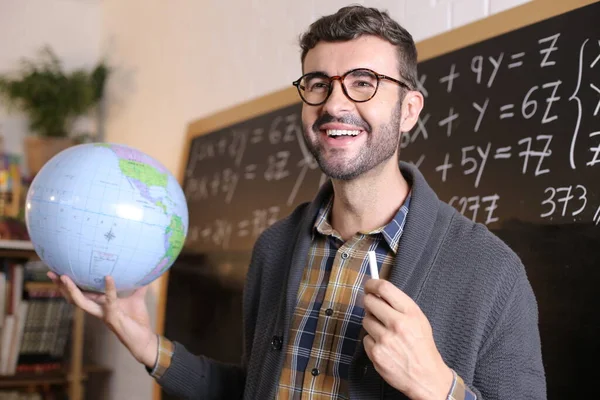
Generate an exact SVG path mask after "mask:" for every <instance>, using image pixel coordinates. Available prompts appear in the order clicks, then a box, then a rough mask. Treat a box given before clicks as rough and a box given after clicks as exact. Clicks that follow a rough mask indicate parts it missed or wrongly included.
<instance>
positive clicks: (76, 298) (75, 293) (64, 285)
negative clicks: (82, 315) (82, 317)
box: [48, 272, 102, 318]
mask: <svg viewBox="0 0 600 400" xmlns="http://www.w3.org/2000/svg"><path fill="white" fill-rule="evenodd" d="M48 277H49V278H50V279H52V282H54V283H55V284H56V285H57V286H58V289H59V290H60V292H61V294H62V295H63V297H64V298H65V299H66V300H67V301H68V302H69V303H71V304H75V305H76V306H77V307H79V308H81V309H82V310H83V311H85V312H87V313H89V314H91V315H93V316H95V317H98V318H101V317H102V307H101V306H100V305H99V304H97V303H96V302H95V301H93V300H92V299H89V298H88V297H86V295H84V294H83V292H82V291H81V290H80V289H79V288H78V287H77V285H75V283H74V282H73V281H72V280H71V279H70V278H69V277H68V276H66V275H62V276H60V277H59V276H58V275H56V274H55V273H53V272H49V273H48ZM87 295H88V296H91V297H93V295H91V294H87Z"/></svg>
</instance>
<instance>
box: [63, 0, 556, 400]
mask: <svg viewBox="0 0 600 400" xmlns="http://www.w3.org/2000/svg"><path fill="white" fill-rule="evenodd" d="M301 47H302V68H303V76H302V77H301V78H300V79H298V80H297V81H295V82H294V85H295V86H296V87H297V88H298V92H299V94H300V96H301V98H302V100H303V102H304V105H303V110H302V121H303V125H304V134H305V139H306V143H307V145H308V147H309V148H310V149H311V151H312V153H313V154H314V156H315V158H316V159H317V160H318V162H319V165H320V167H321V169H322V170H323V172H324V173H325V174H326V175H328V176H329V177H330V178H331V180H330V182H328V183H327V184H325V185H324V186H323V187H322V188H321V190H320V191H319V193H318V195H317V196H316V198H315V199H314V201H313V202H312V203H310V204H303V205H301V206H299V207H298V208H297V209H296V210H295V211H294V212H293V213H292V214H291V215H290V216H289V217H287V218H285V219H284V220H282V221H279V222H277V223H276V224H274V225H273V226H272V227H271V228H269V229H268V230H267V231H265V232H264V233H263V235H261V237H260V238H259V239H258V240H257V243H256V244H255V247H254V250H253V255H252V261H251V264H250V268H249V270H248V276H247V282H246V286H245V290H244V307H243V312H244V334H245V343H244V344H245V354H244V357H243V360H242V364H241V365H240V366H234V365H225V364H222V363H219V362H216V361H214V360H210V359H207V358H205V357H202V356H195V355H192V354H190V353H189V352H188V351H187V350H186V349H185V348H184V346H182V345H181V344H178V343H172V342H170V341H169V340H168V339H166V338H163V337H158V340H157V336H156V335H155V334H154V333H153V332H152V330H151V327H150V324H149V319H148V312H147V309H146V306H145V304H144V299H143V296H144V293H145V289H140V290H139V291H138V292H136V293H135V294H133V295H132V296H131V297H129V298H125V299H118V298H117V296H116V294H115V289H114V282H113V281H112V279H111V278H109V277H108V278H107V280H106V286H107V294H106V295H102V296H101V295H91V294H83V293H81V292H80V291H79V290H78V289H77V288H76V287H75V285H74V284H73V283H72V282H71V281H70V280H69V279H68V278H66V277H62V278H61V280H60V285H61V288H62V290H63V292H64V294H65V296H66V297H67V298H69V299H70V300H72V301H73V302H74V303H75V304H77V305H78V306H80V307H82V308H83V309H84V310H86V311H87V312H89V313H91V314H93V315H95V316H97V317H100V318H102V319H103V320H104V321H105V322H106V323H107V325H108V326H109V327H110V329H111V330H113V331H114V332H115V334H116V335H117V336H118V337H119V339H120V340H121V341H122V343H123V344H124V345H125V346H126V347H127V348H128V349H129V350H130V351H131V353H132V354H133V355H134V357H135V358H136V359H137V360H138V361H140V362H141V363H143V364H145V365H146V367H147V368H148V370H149V371H150V373H151V374H152V376H154V377H155V378H156V379H157V381H158V382H159V384H161V385H162V386H163V387H164V388H165V389H166V390H167V391H169V392H172V393H174V394H176V395H179V396H181V397H186V398H202V399H208V398H211V399H212V398H215V399H216V398H227V399H229V398H245V399H270V398H277V399H299V398H309V399H316V398H340V399H347V398H358V399H401V398H410V399H415V400H417V399H432V400H433V399H440V400H442V399H521V398H527V399H543V398H545V395H546V393H545V392H546V391H545V377H544V369H543V366H542V360H541V349H540V339H539V333H538V327H537V305H536V300H535V297H534V294H533V292H532V289H531V287H530V285H529V282H528V280H527V277H526V274H525V270H524V268H523V266H522V264H521V262H520V261H519V259H518V258H517V256H516V255H515V254H514V253H513V252H512V251H511V250H510V249H508V247H507V246H505V245H504V244H503V243H502V242H501V241H500V240H499V239H498V238H496V237H495V236H493V235H492V234H491V233H490V232H489V231H488V230H486V228H485V227H484V226H482V225H476V224H474V223H473V222H471V221H469V220H467V219H465V218H464V217H462V216H461V215H460V214H458V213H457V212H456V211H455V210H454V209H452V208H451V207H450V206H448V205H446V204H444V203H442V202H441V201H439V200H438V199H437V197H436V196H435V194H434V192H433V191H432V189H431V188H430V187H429V186H428V185H427V183H426V182H425V180H424V178H423V176H422V175H421V174H420V173H419V171H418V170H417V169H416V168H415V167H414V166H410V165H408V164H405V163H400V168H399V167H398V165H399V158H398V157H399V154H398V153H399V140H400V136H401V133H402V132H407V131H409V130H410V129H412V128H413V127H414V125H415V124H416V122H417V119H418V116H419V113H420V112H421V109H422V107H423V97H422V95H421V94H420V93H419V92H418V91H416V90H415V87H416V77H417V73H416V60H417V57H416V50H415V46H414V43H413V40H412V38H411V36H410V35H409V34H408V33H407V32H406V31H405V30H404V29H403V28H401V27H400V26H399V25H398V24H397V23H396V22H394V21H393V20H392V19H390V18H389V16H388V15H387V14H386V13H382V12H380V11H377V10H375V9H369V8H364V7H361V6H356V7H347V8H343V9H341V10H339V11H338V12H337V13H336V14H334V15H331V16H327V17H324V18H321V19H320V20H318V21H316V22H315V23H314V24H312V25H311V27H310V29H309V31H308V32H307V33H306V34H304V35H303V37H302V39H301ZM370 251H373V252H375V254H376V264H377V266H376V267H377V268H378V272H379V274H380V276H381V278H382V279H371V275H370V273H369V257H368V256H367V254H368V253H369V252H370ZM52 277H53V279H55V280H57V282H58V277H56V276H55V275H52ZM282 283H283V285H282ZM282 286H283V287H284V289H285V290H282Z"/></svg>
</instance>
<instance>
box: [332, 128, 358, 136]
mask: <svg viewBox="0 0 600 400" xmlns="http://www.w3.org/2000/svg"><path fill="white" fill-rule="evenodd" d="M360 132H361V131H360V130H349V129H327V130H325V134H326V135H327V137H330V138H341V137H356V136H358V135H359V134H360Z"/></svg>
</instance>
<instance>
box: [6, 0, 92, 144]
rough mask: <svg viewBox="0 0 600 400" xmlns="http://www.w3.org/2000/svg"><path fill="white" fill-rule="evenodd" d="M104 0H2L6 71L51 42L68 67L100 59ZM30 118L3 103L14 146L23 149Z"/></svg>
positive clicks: (9, 133) (17, 65)
mask: <svg viewBox="0 0 600 400" xmlns="http://www.w3.org/2000/svg"><path fill="white" fill-rule="evenodd" d="M101 15H102V14H101V2H100V1H98V0H87V1H86V0H84V1H78V0H52V1H48V0H1V1H0V49H2V51H0V72H2V73H5V72H12V71H14V70H16V69H17V68H18V67H19V63H20V60H21V58H23V57H27V58H30V57H34V56H36V55H37V53H38V51H39V49H40V48H41V47H42V46H44V45H50V46H51V47H52V48H53V50H54V51H55V53H56V54H57V56H58V57H60V58H61V59H62V60H63V64H64V67H65V68H66V69H72V68H80V67H90V66H92V65H93V64H94V63H95V62H97V61H98V59H99V58H100V39H101V32H102V20H101V18H100V17H101ZM27 130H28V127H27V121H26V119H25V118H24V116H23V115H22V114H20V113H18V112H13V111H11V112H8V110H7V109H6V108H5V107H3V106H2V105H0V134H2V136H4V145H5V148H6V149H7V150H8V151H11V152H16V153H22V141H23V137H24V135H25V134H26V132H27Z"/></svg>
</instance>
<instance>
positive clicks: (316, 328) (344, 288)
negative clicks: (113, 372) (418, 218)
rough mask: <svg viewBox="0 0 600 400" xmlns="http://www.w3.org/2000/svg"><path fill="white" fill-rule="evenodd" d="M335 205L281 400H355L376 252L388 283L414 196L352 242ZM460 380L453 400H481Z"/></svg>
mask: <svg viewBox="0 0 600 400" xmlns="http://www.w3.org/2000/svg"><path fill="white" fill-rule="evenodd" d="M332 205H333V199H332V200H330V201H329V202H328V203H327V204H325V205H324V207H323V208H322V209H321V210H320V211H319V214H318V217H317V219H316V222H315V229H314V233H313V242H312V245H311V247H310V249H309V254H308V264H307V266H306V268H305V270H304V276H303V278H302V282H301V284H300V288H299V290H298V304H297V307H296V311H295V313H294V316H293V320H292V326H291V332H290V337H291V338H292V339H291V340H290V342H289V345H288V347H287V349H286V356H285V357H286V358H285V362H284V366H283V370H282V372H281V377H280V381H279V387H278V389H279V390H278V393H277V396H276V398H277V399H280V400H284V399H294V400H295V399H301V398H303V399H313V398H314V399H348V398H349V390H348V370H349V367H350V362H351V361H352V357H353V355H354V350H355V348H356V345H357V343H358V341H359V340H361V339H362V337H363V335H364V330H363V329H362V318H363V316H364V313H365V312H364V307H363V296H364V290H363V287H364V284H365V282H366V280H367V279H370V272H369V267H368V258H367V252H368V251H369V250H374V251H375V252H376V254H377V264H378V267H379V276H380V278H381V279H385V278H386V277H387V276H388V274H389V271H390V268H391V267H392V265H393V263H394V259H395V255H396V253H397V251H398V243H399V241H400V237H401V236H402V232H403V230H404V223H405V221H406V216H407V214H408V208H409V205H410V195H409V197H407V199H406V201H405V203H404V205H403V206H402V207H401V208H400V210H399V211H398V213H397V214H396V216H395V217H394V219H393V220H392V221H391V222H390V223H388V224H387V225H386V226H384V227H381V228H379V229H376V230H374V231H372V232H368V233H358V234H356V235H355V236H354V237H353V238H351V239H350V240H348V241H347V242H344V241H343V240H342V239H341V237H340V235H339V234H338V233H337V232H336V231H335V230H334V229H333V228H332V227H331V225H330V224H329V222H328V221H329V216H330V212H331V207H332ZM158 340H159V342H158V345H159V346H158V354H157V361H156V364H155V365H154V368H152V369H150V368H147V371H148V372H149V373H150V375H151V376H153V377H154V378H156V379H160V378H161V377H162V376H163V374H164V373H165V372H166V371H167V369H168V368H169V366H170V364H171V358H172V356H173V343H172V342H171V341H169V340H168V339H167V338H165V337H163V336H159V338H158ZM307 371H308V372H309V373H308V374H306V372H307ZM453 374H454V379H453V382H452V387H451V389H450V393H449V394H448V397H447V400H476V399H477V397H476V396H475V394H473V392H471V390H469V388H468V387H467V386H466V385H465V384H464V382H463V380H462V379H461V378H460V376H458V375H456V373H454V371H453Z"/></svg>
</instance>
